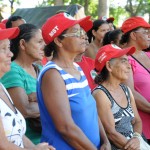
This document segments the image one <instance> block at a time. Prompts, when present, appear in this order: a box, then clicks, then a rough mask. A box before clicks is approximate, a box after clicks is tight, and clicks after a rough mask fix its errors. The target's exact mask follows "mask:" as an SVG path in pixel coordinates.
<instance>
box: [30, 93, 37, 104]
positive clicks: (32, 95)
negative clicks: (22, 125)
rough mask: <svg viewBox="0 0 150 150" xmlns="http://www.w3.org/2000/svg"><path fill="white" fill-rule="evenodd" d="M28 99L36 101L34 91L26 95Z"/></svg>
mask: <svg viewBox="0 0 150 150" xmlns="http://www.w3.org/2000/svg"><path fill="white" fill-rule="evenodd" d="M28 100H29V101H30V102H37V97H36V93H31V94H29V95H28Z"/></svg>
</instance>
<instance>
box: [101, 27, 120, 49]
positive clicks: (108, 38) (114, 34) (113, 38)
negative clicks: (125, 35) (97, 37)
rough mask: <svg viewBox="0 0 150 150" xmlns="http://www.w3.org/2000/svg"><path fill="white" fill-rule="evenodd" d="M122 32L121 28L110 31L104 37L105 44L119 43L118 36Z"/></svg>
mask: <svg viewBox="0 0 150 150" xmlns="http://www.w3.org/2000/svg"><path fill="white" fill-rule="evenodd" d="M121 33H122V31H121V30H120V29H115V30H113V31H108V32H107V33H106V34H105V36H104V38H103V46H104V45H107V44H111V42H113V43H114V44H116V43H117V40H118V36H119V35H120V34H121Z"/></svg>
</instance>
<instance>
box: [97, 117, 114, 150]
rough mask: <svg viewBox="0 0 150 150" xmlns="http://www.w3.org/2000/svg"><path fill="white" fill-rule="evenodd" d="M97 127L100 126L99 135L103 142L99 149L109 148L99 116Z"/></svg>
mask: <svg viewBox="0 0 150 150" xmlns="http://www.w3.org/2000/svg"><path fill="white" fill-rule="evenodd" d="M99 127H100V137H101V139H102V143H103V144H102V146H101V148H100V150H111V146H110V143H109V140H108V138H107V135H106V133H105V130H104V127H103V125H102V123H101V120H100V118H99Z"/></svg>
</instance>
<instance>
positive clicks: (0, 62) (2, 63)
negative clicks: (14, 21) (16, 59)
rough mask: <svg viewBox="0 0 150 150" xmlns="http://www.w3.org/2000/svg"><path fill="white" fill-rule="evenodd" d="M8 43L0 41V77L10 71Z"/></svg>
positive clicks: (10, 53) (6, 40)
mask: <svg viewBox="0 0 150 150" xmlns="http://www.w3.org/2000/svg"><path fill="white" fill-rule="evenodd" d="M12 56H13V54H12V52H11V51H10V42H9V40H8V39H5V40H1V41H0V77H2V76H3V75H4V74H5V73H6V72H8V71H9V70H10V64H11V57H12Z"/></svg>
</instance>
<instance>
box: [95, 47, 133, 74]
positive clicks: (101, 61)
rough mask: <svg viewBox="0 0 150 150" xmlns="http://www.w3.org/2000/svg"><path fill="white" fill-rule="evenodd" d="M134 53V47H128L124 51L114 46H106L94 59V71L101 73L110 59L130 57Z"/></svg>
mask: <svg viewBox="0 0 150 150" xmlns="http://www.w3.org/2000/svg"><path fill="white" fill-rule="evenodd" d="M134 52H135V47H129V48H126V49H121V48H120V47H118V46H117V45H115V44H108V45H105V46H103V47H101V48H100V49H99V51H98V53H97V55H96V58H95V69H96V71H98V72H101V71H102V69H103V68H104V66H105V65H106V62H107V61H109V60H111V59H112V58H118V57H121V56H123V55H131V54H133V53H134Z"/></svg>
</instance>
